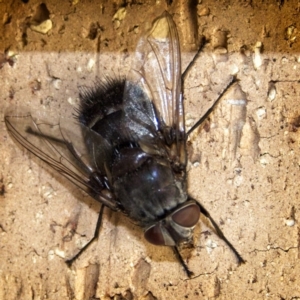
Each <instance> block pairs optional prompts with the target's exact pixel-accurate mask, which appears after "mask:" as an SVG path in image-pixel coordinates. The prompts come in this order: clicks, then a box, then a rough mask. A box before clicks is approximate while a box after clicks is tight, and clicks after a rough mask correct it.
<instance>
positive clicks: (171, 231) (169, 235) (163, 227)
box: [144, 203, 200, 246]
mask: <svg viewBox="0 0 300 300" xmlns="http://www.w3.org/2000/svg"><path fill="white" fill-rule="evenodd" d="M199 217H200V209H199V207H198V205H197V204H195V203H188V204H186V205H184V206H183V207H180V208H179V209H177V210H176V211H174V212H173V213H172V214H170V215H169V216H167V217H166V218H165V219H163V220H162V221H160V222H157V223H156V224H154V225H153V226H151V227H149V228H148V229H147V230H146V231H145V234H144V236H145V239H146V240H147V241H148V242H149V243H151V244H154V245H159V246H174V245H176V244H178V243H180V242H181V241H183V240H186V239H188V238H189V236H190V234H191V230H192V228H193V227H194V226H195V225H196V224H197V222H198V220H199Z"/></svg>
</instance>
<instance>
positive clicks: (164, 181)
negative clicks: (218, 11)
mask: <svg viewBox="0 0 300 300" xmlns="http://www.w3.org/2000/svg"><path fill="white" fill-rule="evenodd" d="M181 85H182V75H181V60H180V48H179V39H178V33H177V29H176V25H175V23H174V21H173V19H172V17H171V15H170V14H169V13H167V12H164V13H163V14H162V15H161V16H160V17H158V18H157V19H156V20H155V21H154V22H153V26H152V29H151V30H150V31H149V32H148V33H147V34H146V35H145V36H143V37H142V38H141V39H140V41H139V43H138V45H137V49H136V53H135V60H134V62H133V64H132V67H131V71H130V72H129V74H128V76H127V77H126V79H122V78H120V79H110V78H106V80H104V81H100V82H98V83H97V84H96V85H95V87H93V88H90V89H83V90H81V91H80V106H79V108H78V109H77V110H76V117H75V119H69V120H68V121H67V123H66V125H64V124H62V122H59V124H51V123H49V122H45V121H42V120H39V119H37V118H35V117H34V116H33V115H32V114H31V113H28V114H22V115H20V114H16V113H7V114H6V116H5V123H6V126H7V129H8V131H9V132H10V134H11V135H12V136H13V137H14V139H15V140H17V141H18V142H19V143H20V144H21V145H23V146H24V147H25V148H26V149H27V150H28V151H30V152H31V153H33V154H34V155H36V156H37V157H39V158H40V159H41V160H43V161H44V162H46V163H47V164H48V165H50V166H51V167H52V168H53V169H55V170H57V171H58V172H59V173H60V174H62V175H63V176H65V177H67V178H68V179H69V180H70V181H72V182H73V183H74V184H76V185H77V186H78V187H80V188H81V189H82V190H84V191H85V192H86V193H88V194H89V195H91V196H92V197H93V198H94V199H96V200H97V201H99V202H100V203H102V204H103V205H102V208H101V210H100V214H99V220H98V224H97V229H96V232H95V236H96V235H97V233H98V231H99V227H100V224H101V217H102V213H103V209H104V207H109V208H110V209H112V210H114V211H121V212H122V213H124V214H125V215H127V216H128V217H129V218H130V219H132V220H133V221H134V222H135V223H137V224H138V225H139V226H141V227H142V228H143V229H144V237H145V239H146V240H147V241H148V242H150V243H152V244H155V245H163V246H170V247H172V248H173V249H174V252H175V254H176V256H177V258H178V260H179V262H180V263H181V264H182V266H183V268H184V270H185V272H186V273H187V275H188V276H191V275H192V274H193V273H192V272H191V271H190V270H189V269H188V266H187V265H186V263H185V262H184V260H183V258H182V257H181V255H180V253H179V250H178V246H179V245H181V244H183V243H188V242H190V241H191V239H192V236H193V230H194V227H195V225H196V224H197V222H198V220H199V217H200V213H202V214H203V215H205V216H206V217H207V218H208V219H209V220H210V221H211V223H212V225H213V226H214V228H215V230H216V233H217V234H218V236H219V237H220V238H221V239H223V240H224V241H225V242H226V243H227V245H228V246H229V248H230V249H231V250H232V251H233V252H234V254H235V255H236V257H237V259H238V262H239V263H243V262H244V260H243V258H242V257H241V256H240V254H239V253H238V252H237V250H236V249H235V248H234V247H233V245H232V244H231V243H230V242H229V241H228V240H227V238H226V237H225V236H224V234H223V233H222V231H221V229H220V228H219V226H218V225H217V223H216V222H215V221H214V220H213V218H212V217H211V216H210V214H209V212H208V211H207V210H206V209H205V208H204V207H203V206H202V205H201V204H200V203H199V202H198V201H196V200H195V199H193V198H192V197H191V196H189V195H188V193H187V183H186V165H187V153H186V141H187V138H188V136H189V134H190V133H191V132H192V131H193V130H194V129H195V128H196V127H197V126H199V125H200V124H201V123H202V122H203V121H204V120H205V118H206V117H207V116H208V115H209V114H210V113H211V111H212V110H213V107H214V106H215V105H216V104H217V102H218V100H217V101H216V102H215V104H214V105H213V107H212V108H210V109H209V110H208V111H207V112H206V114H205V115H204V117H202V118H201V119H200V120H199V121H198V122H197V123H196V124H195V125H194V126H193V127H192V129H191V130H190V131H189V132H186V131H185V123H184V108H183V96H182V87H181ZM84 248H85V247H84Z"/></svg>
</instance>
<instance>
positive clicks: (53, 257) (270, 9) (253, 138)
mask: <svg viewBox="0 0 300 300" xmlns="http://www.w3.org/2000/svg"><path fill="white" fill-rule="evenodd" d="M24 2H25V1H24ZM44 3H45V4H41V2H39V1H35V0H32V1H31V0H29V1H28V3H23V2H22V1H2V2H0V16H1V18H0V20H1V23H0V67H1V69H0V83H1V92H0V118H1V122H0V299H5V300H10V299H298V298H300V288H299V286H300V281H299V272H300V263H299V241H300V234H299V225H298V219H299V185H298V181H299V175H300V171H299V154H300V153H299V152H300V151H299V142H300V136H299V132H298V130H299V126H300V122H299V115H300V109H299V94H300V86H299V68H300V36H299V28H298V26H299V9H300V7H299V3H298V1H288V2H287V1H277V2H276V1H264V2H263V3H261V2H260V1H218V2H216V1H214V2H212V1H205V0H203V1H199V3H200V4H197V3H195V4H194V3H191V7H192V10H191V11H190V12H189V11H188V10H187V9H186V8H187V7H185V6H184V5H183V4H180V2H178V3H177V2H175V3H173V4H172V5H170V6H167V4H166V3H165V2H164V1H151V0H149V1H113V2H106V1H102V4H100V3H98V2H97V1H80V0H79V1H73V2H72V1H64V2H61V3H58V2H57V1H51V0H49V1H45V2H44ZM121 8H123V9H121ZM120 9H121V10H120ZM164 9H167V10H169V11H170V12H171V13H173V14H174V13H175V14H174V20H175V22H176V24H177V27H178V31H179V34H180V40H181V45H182V60H183V65H184V66H185V65H187V63H188V61H189V60H190V59H191V57H192V56H193V51H194V50H195V49H196V48H197V46H196V44H197V39H193V33H196V34H197V37H200V36H202V35H204V36H205V37H206V39H207V40H208V43H207V44H206V46H205V47H204V49H203V52H202V53H201V54H200V56H199V57H198V59H197V61H196V62H195V65H194V68H193V69H192V70H191V72H190V73H189V74H188V76H187V78H186V81H185V91H184V92H185V105H186V107H185V110H186V123H187V126H188V127H191V126H192V125H193V124H194V123H195V122H196V121H197V120H198V119H199V117H200V116H201V114H203V113H204V112H205V111H206V110H207V108H208V107H209V106H210V105H211V104H212V103H213V101H214V100H215V99H217V97H218V94H219V93H220V92H221V91H222V90H223V89H224V88H225V87H226V86H227V84H228V82H229V80H230V76H231V75H233V74H234V75H236V76H237V78H238V79H239V86H240V88H238V87H236V86H235V87H232V88H231V89H230V90H229V91H228V93H227V94H226V95H225V96H224V99H222V100H221V102H220V103H219V105H218V106H217V108H216V109H215V111H214V113H213V114H212V116H211V117H210V118H209V119H208V120H207V121H206V122H205V124H203V126H201V127H200V128H199V129H197V130H196V131H195V132H194V133H193V134H192V136H191V138H190V140H189V142H188V150H189V164H188V177H189V180H188V183H189V193H190V194H191V195H192V196H193V197H194V198H195V199H198V200H199V201H200V202H201V203H202V204H203V205H204V206H205V207H206V208H207V209H208V210H209V211H210V213H211V214H212V216H213V217H214V218H215V220H216V221H217V222H218V223H219V224H220V226H221V228H222V230H223V231H224V233H225V235H226V236H227V237H228V238H229V240H230V241H231V242H232V244H233V245H234V246H235V247H236V248H237V250H238V251H239V252H240V253H241V254H242V256H243V257H244V259H245V260H246V261H247V262H246V264H244V265H242V266H238V265H237V264H236V259H235V257H234V255H233V254H232V252H231V251H230V250H229V249H228V247H227V246H226V245H225V243H224V242H223V241H221V240H220V239H219V238H218V237H217V236H216V235H215V233H214V231H213V230H212V228H211V226H210V224H209V223H208V222H207V220H205V218H201V222H199V224H198V225H197V227H196V229H195V238H194V247H193V248H191V249H183V250H182V255H183V257H184V259H185V261H186V262H187V264H188V266H189V268H190V269H191V270H192V271H193V272H194V274H195V276H194V277H193V278H191V279H189V278H187V276H186V274H185V273H184V271H183V269H182V267H181V266H180V264H179V263H178V262H177V261H176V258H175V257H174V254H173V252H172V251H171V249H169V248H166V247H155V246H152V245H149V244H147V243H146V241H145V240H144V239H143V232H142V230H141V229H140V228H138V227H136V226H135V225H134V224H132V222H131V221H130V220H128V219H127V218H126V217H124V216H123V215H122V214H116V213H113V212H111V211H109V210H108V209H107V210H106V211H105V213H104V220H103V226H102V228H101V233H100V237H99V240H98V241H96V242H94V243H93V244H92V245H91V246H90V247H89V248H88V249H86V251H84V253H83V254H82V255H81V256H80V257H79V258H78V259H77V260H76V261H75V263H74V264H73V265H72V267H68V266H67V265H66V263H65V262H64V258H63V257H72V256H74V255H75V254H76V253H77V252H78V249H79V248H81V247H82V246H83V245H84V244H85V243H86V242H87V241H88V240H89V239H90V238H91V237H92V235H93V231H94V229H95V224H96V221H97V215H98V212H99V209H100V205H99V204H98V203H96V202H95V201H94V200H93V199H91V198H90V197H88V196H87V195H85V194H84V193H83V192H81V191H80V190H78V189H77V188H76V187H74V186H73V185H71V184H70V183H68V182H67V181H66V180H65V179H62V178H61V177H59V175H58V174H56V173H55V172H54V171H52V170H49V168H47V166H45V165H44V164H42V163H41V162H40V161H38V160H37V159H36V158H34V157H33V156H32V155H31V154H29V153H28V152H27V151H25V150H24V149H23V148H21V147H19V146H17V145H16V144H15V143H14V141H13V140H12V139H11V137H10V136H9V135H8V132H7V130H6V128H5V124H4V122H3V117H4V111H5V110H7V109H22V110H24V111H26V110H27V111H31V112H32V113H33V114H38V115H40V116H46V117H48V118H53V120H55V119H58V118H59V116H60V115H63V116H65V115H71V114H72V112H73V108H74V107H76V105H77V104H78V87H79V86H91V85H93V82H94V81H95V80H96V78H97V77H101V76H122V75H126V73H127V72H128V70H129V68H130V63H131V59H132V56H133V55H132V54H133V53H134V49H135V46H136V43H137V41H138V39H139V37H140V35H141V34H142V32H143V28H144V27H145V26H147V24H148V26H149V24H151V22H152V20H153V19H154V18H155V17H156V16H158V15H159V14H160V13H161V12H162V11H163V10H164ZM117 12H118V13H117ZM116 13H117V14H116ZM49 20H51V22H49ZM43 22H44V23H43ZM41 23H43V26H42V28H41V26H39V25H40V24H41ZM36 30H38V31H40V30H44V32H46V31H47V33H41V32H37V31H36ZM198 40H199V39H198ZM233 100H235V101H233Z"/></svg>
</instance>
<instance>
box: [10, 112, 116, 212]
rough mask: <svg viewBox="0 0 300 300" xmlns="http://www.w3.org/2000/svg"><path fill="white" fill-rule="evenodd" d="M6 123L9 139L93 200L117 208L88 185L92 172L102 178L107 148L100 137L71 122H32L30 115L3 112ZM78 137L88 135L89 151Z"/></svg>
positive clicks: (96, 188) (97, 190)
mask: <svg viewBox="0 0 300 300" xmlns="http://www.w3.org/2000/svg"><path fill="white" fill-rule="evenodd" d="M5 123H6V127H7V129H8V131H9V133H10V134H11V135H12V137H13V138H14V139H15V140H16V141H17V142H19V143H20V144H21V145H22V146H24V147H25V148H26V149H27V150H28V151H29V152H31V153H33V154H34V155H35V156H37V157H38V158H40V159H41V160H42V161H44V162H46V163H47V164H48V165H49V166H51V167H52V168H53V169H55V170H56V171H58V172H59V173H60V174H62V175H63V176H65V177H66V178H68V179H69V180H70V181H71V182H73V183H74V184H75V185H77V186H78V187H79V188H81V189H82V190H84V191H85V192H86V193H88V194H90V195H92V196H93V197H94V198H95V199H96V200H98V201H100V202H102V203H104V204H105V205H107V206H109V207H111V208H113V209H114V208H116V207H115V204H114V203H113V202H112V200H111V199H107V197H105V195H102V193H101V189H99V187H97V185H95V183H93V182H91V179H92V178H93V174H95V172H96V173H97V174H99V175H103V176H104V175H105V173H104V169H105V166H104V162H105V158H106V153H107V151H108V149H109V147H110V145H109V144H108V143H107V142H106V140H104V139H103V138H102V137H101V136H99V135H98V134H96V133H94V132H93V131H91V130H89V128H86V127H85V126H83V125H81V124H76V123H75V122H72V121H69V123H68V122H66V124H65V125H66V126H62V125H61V123H59V124H55V125H51V124H50V123H48V122H45V121H40V120H35V119H34V118H33V117H32V116H31V114H30V113H28V114H23V115H13V113H6V116H5ZM67 127H69V129H68V128H67ZM71 128H72V130H71ZM80 134H82V135H85V134H88V136H89V139H90V140H91V142H90V144H91V145H90V147H91V149H89V152H87V149H86V147H85V144H84V142H83V137H82V136H80ZM98 157H102V161H103V165H102V166H97V165H96V164H95V163H94V162H96V161H97V158H98ZM110 202H111V203H110Z"/></svg>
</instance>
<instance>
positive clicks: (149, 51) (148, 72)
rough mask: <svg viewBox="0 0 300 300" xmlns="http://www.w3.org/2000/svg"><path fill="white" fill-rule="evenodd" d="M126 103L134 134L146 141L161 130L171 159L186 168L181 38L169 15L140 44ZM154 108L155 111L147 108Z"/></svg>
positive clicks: (129, 80) (130, 75)
mask: <svg viewBox="0 0 300 300" xmlns="http://www.w3.org/2000/svg"><path fill="white" fill-rule="evenodd" d="M137 89H139V90H140V91H144V95H139V96H140V97H137V96H136V95H137ZM140 93H141V92H140ZM141 99H142V100H141ZM124 102H125V103H124V110H125V114H126V116H127V118H128V120H131V122H132V126H130V131H131V133H132V134H133V135H135V136H139V139H143V137H145V136H146V135H148V136H151V135H152V136H154V137H155V135H156V134H155V131H157V130H158V131H160V132H161V133H162V134H163V136H164V139H165V142H166V144H167V145H168V150H167V151H168V155H169V156H170V159H171V160H173V161H177V162H178V163H180V164H181V165H185V163H186V151H185V138H184V137H185V127H184V111H183V103H182V95H181V60H180V48H179V39H178V33H177V29H176V25H175V23H174V21H173V19H172V17H171V15H170V14H169V13H167V12H164V13H163V14H162V15H161V16H160V17H159V18H157V19H156V20H155V21H154V23H153V26H152V29H151V30H150V31H149V32H148V34H147V35H146V36H145V37H143V38H142V39H141V40H140V41H139V44H138V46H137V49H136V57H135V60H134V63H133V65H132V68H131V72H130V74H129V76H128V81H127V83H126V87H125V94H124ZM148 102H150V103H151V104H150V103H148ZM150 105H152V108H151V107H147V106H150ZM137 108H138V109H137ZM136 112H139V113H140V115H139V116H137V113H136ZM156 140H157V138H156Z"/></svg>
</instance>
